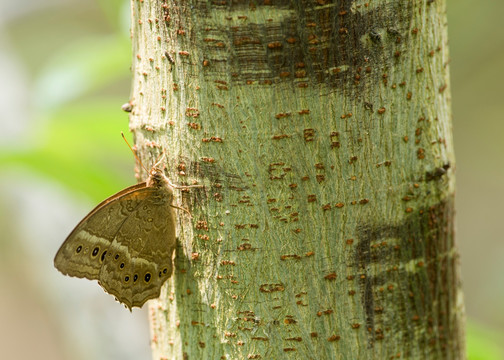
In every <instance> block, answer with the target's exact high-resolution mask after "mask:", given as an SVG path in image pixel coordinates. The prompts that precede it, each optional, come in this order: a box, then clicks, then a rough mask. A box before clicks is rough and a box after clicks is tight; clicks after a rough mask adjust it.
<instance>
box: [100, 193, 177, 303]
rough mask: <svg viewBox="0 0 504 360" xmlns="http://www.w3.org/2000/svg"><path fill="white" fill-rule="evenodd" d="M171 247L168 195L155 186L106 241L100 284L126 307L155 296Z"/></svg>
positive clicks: (171, 214) (168, 269) (168, 265)
mask: <svg viewBox="0 0 504 360" xmlns="http://www.w3.org/2000/svg"><path fill="white" fill-rule="evenodd" d="M174 249H175V214H174V210H173V208H172V206H171V194H167V193H166V192H165V191H163V189H162V188H161V189H157V190H156V191H155V192H152V193H151V194H150V196H149V197H148V198H146V199H145V200H144V201H143V202H142V203H141V204H140V205H139V206H138V207H137V208H136V210H135V211H134V212H133V213H132V214H131V215H130V216H129V217H128V218H127V219H126V220H125V221H124V223H123V224H122V226H121V227H120V229H119V231H118V232H117V234H116V236H115V237H114V240H113V241H112V243H111V244H110V247H109V250H108V252H107V255H106V257H105V259H104V262H103V266H102V268H101V271H100V275H99V283H100V285H101V286H102V287H103V288H104V289H105V291H107V292H108V293H109V294H112V295H114V296H115V297H116V298H117V299H118V300H119V301H120V302H122V303H123V304H125V305H126V306H127V307H128V308H129V309H131V308H132V307H134V306H138V307H141V306H142V305H143V304H144V303H145V302H146V301H147V300H149V299H154V298H157V297H159V294H160V291H161V286H162V285H163V283H164V282H165V281H166V280H167V279H168V278H169V277H170V275H171V273H172V268H173V265H172V263H173V261H172V256H173V250H174Z"/></svg>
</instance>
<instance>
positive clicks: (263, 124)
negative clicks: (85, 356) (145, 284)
mask: <svg viewBox="0 0 504 360" xmlns="http://www.w3.org/2000/svg"><path fill="white" fill-rule="evenodd" d="M132 39H133V66H132V70H133V89H132V97H131V105H132V112H131V116H130V128H131V130H132V132H133V133H134V136H135V139H136V144H137V147H138V151H139V153H140V154H141V155H142V157H143V158H144V162H145V163H146V164H149V163H153V161H154V159H155V158H156V157H157V155H158V154H159V153H160V152H161V151H162V149H164V150H165V151H166V152H167V155H168V156H167V169H166V170H167V173H168V175H169V177H170V179H171V180H172V181H173V182H174V183H178V184H184V183H185V184H192V183H194V182H197V183H200V184H204V185H205V188H204V189H194V190H191V191H190V192H188V193H183V194H182V193H179V194H176V195H177V205H179V206H183V207H186V208H189V209H190V211H191V213H192V219H190V218H189V217H188V216H187V214H184V213H183V212H180V211H179V213H178V215H179V228H178V230H177V233H178V247H177V251H176V259H175V271H174V274H173V276H172V279H171V280H170V281H169V282H168V283H167V284H166V285H165V287H164V289H163V292H162V296H161V298H160V299H159V300H155V301H151V302H150V321H151V325H152V348H153V354H154V359H371V358H374V359H391V358H415V359H417V358H418V359H463V358H464V357H465V353H464V351H465V347H464V322H463V319H464V315H463V301H462V292H461V286H460V278H459V260H458V254H457V250H456V247H455V243H454V230H453V227H454V189H455V187H454V186H455V178H454V169H455V162H454V155H453V142H452V134H451V112H450V93H449V74H448V63H449V58H448V48H447V45H448V39H447V29H446V14H445V2H444V1H442V0H437V1H434V0H416V1H403V0H373V1H358V0H355V1H350V0H340V1H337V0H332V1H331V0H297V1H296V0H257V1H255V0H252V1H251V0H247V1H242V0H223V1H221V0H208V1H207V0H184V1H182V0H177V1H174V0H165V2H162V1H149V0H132ZM141 177H145V174H141Z"/></svg>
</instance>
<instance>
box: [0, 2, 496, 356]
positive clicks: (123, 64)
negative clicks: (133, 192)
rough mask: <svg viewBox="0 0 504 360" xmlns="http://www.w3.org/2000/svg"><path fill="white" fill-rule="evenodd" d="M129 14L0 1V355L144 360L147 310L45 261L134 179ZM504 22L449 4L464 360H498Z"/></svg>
mask: <svg viewBox="0 0 504 360" xmlns="http://www.w3.org/2000/svg"><path fill="white" fill-rule="evenodd" d="M129 6H130V5H129V1H127V0H87V1H80V0H44V1H40V0H25V1H23V3H22V6H20V5H19V3H17V2H15V1H8V0H0V79H1V81H0V109H1V111H0V272H1V273H7V274H8V275H9V276H6V277H3V281H2V283H3V286H2V289H1V290H0V357H1V358H2V359H30V358H37V359H40V360H43V359H52V360H58V359H75V360H79V359H112V360H115V359H122V360H129V359H149V358H150V345H149V331H148V323H147V313H146V311H145V310H138V309H136V310H134V311H133V313H132V314H130V313H129V311H127V310H125V309H123V308H122V307H121V306H118V304H117V303H116V302H115V301H114V299H113V298H112V297H111V296H104V294H103V291H102V289H101V288H100V287H99V286H97V285H96V283H95V282H90V281H83V280H80V281H79V280H76V279H73V278H69V277H65V276H62V275H61V274H60V273H58V272H57V271H56V270H55V269H54V268H53V265H52V259H53V257H54V254H55V252H56V250H57V249H58V247H59V246H60V244H61V243H62V241H63V240H64V239H65V237H66V236H67V235H68V233H69V232H70V231H71V230H72V228H73V227H74V226H75V224H77V223H78V222H79V221H80V219H81V218H82V217H83V216H84V215H85V214H86V213H87V212H88V211H89V210H90V209H92V208H93V207H94V205H96V204H97V203H98V202H99V201H101V200H103V199H104V198H106V197H107V196H109V195H111V194H113V193H115V192H117V191H118V190H120V189H122V188H124V187H125V186H128V185H130V184H133V183H134V182H135V178H134V176H133V166H134V159H133V157H132V155H131V153H130V152H129V150H128V149H127V148H126V146H125V145H124V143H123V141H122V139H121V137H120V131H124V132H125V133H128V116H127V114H126V113H124V112H122V111H121V105H122V104H123V103H126V102H127V101H128V99H129V92H130V70H129V68H130V61H131V44H130V38H129V16H130V15H129V12H130V8H129ZM503 13H504V2H502V1H493V0H479V1H472V0H448V23H449V33H450V50H451V59H452V60H451V64H450V69H451V76H452V79H451V92H452V98H453V115H454V133H455V150H456V156H457V196H456V199H457V216H458V218H457V223H458V227H457V241H458V244H459V249H460V252H461V255H462V273H463V280H464V289H465V301H466V309H467V317H468V327H467V333H468V339H467V342H468V349H469V359H471V360H480V359H486V360H493V359H499V360H501V359H504V341H503V340H504V280H503V276H504V275H503V274H504V261H503V259H504V241H502V238H503V231H502V229H503V226H502V224H504V221H503V220H502V219H501V218H500V217H501V216H503V211H502V210H501V208H500V206H501V203H502V202H503V201H504V191H503V189H502V187H503V185H504V167H503V166H502V163H503V161H502V155H503V150H504V141H503V140H504V121H503V117H504V115H503V114H504V101H503V100H502V94H504V72H503V71H502V66H503V65H504V31H503V30H502V26H501V24H500V21H501V17H502V14H503ZM27 339H28V341H27ZM27 343H28V344H30V346H27V345H26V344H27Z"/></svg>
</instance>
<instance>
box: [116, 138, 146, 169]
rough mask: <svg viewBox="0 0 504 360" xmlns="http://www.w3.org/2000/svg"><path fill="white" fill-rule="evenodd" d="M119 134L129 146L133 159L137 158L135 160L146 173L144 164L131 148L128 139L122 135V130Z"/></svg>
mask: <svg viewBox="0 0 504 360" xmlns="http://www.w3.org/2000/svg"><path fill="white" fill-rule="evenodd" d="M121 136H122V137H123V140H124V141H125V142H126V145H128V147H129V148H130V150H131V152H132V153H133V155H134V156H135V159H137V161H138V163H139V164H140V166H141V167H142V168H143V169H144V170H145V172H146V173H148V172H149V171H148V170H147V169H146V168H145V166H144V164H143V163H142V160H140V158H139V157H138V155H137V153H136V152H135V150H133V148H132V147H131V145H130V144H129V142H128V140H126V136H124V133H123V132H122V131H121Z"/></svg>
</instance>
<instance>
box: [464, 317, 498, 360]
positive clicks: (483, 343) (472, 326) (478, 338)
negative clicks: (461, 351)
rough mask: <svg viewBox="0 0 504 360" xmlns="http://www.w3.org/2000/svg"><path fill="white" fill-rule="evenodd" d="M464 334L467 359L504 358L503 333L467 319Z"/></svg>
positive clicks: (488, 359) (493, 359) (489, 359)
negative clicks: (465, 336)
mask: <svg viewBox="0 0 504 360" xmlns="http://www.w3.org/2000/svg"><path fill="white" fill-rule="evenodd" d="M466 335H467V359H468V360H502V359H504V350H503V349H502V339H504V333H502V332H499V331H498V330H495V329H489V328H487V327H484V326H483V325H482V324H478V323H476V322H474V321H468V323H467V327H466Z"/></svg>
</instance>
